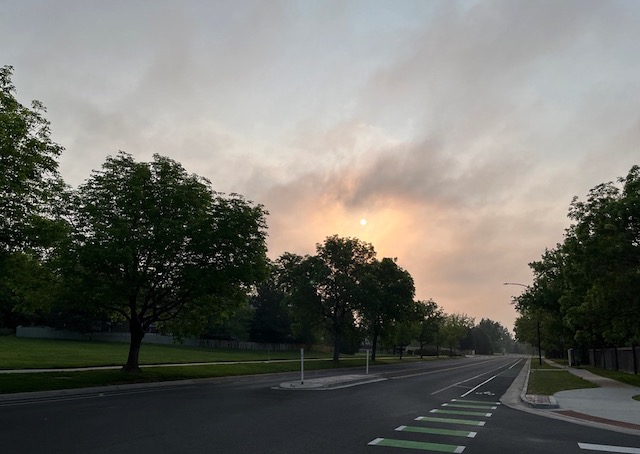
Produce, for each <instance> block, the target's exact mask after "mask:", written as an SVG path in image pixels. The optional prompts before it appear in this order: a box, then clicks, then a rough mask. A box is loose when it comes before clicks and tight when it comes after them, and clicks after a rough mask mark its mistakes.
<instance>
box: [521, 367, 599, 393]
mask: <svg viewBox="0 0 640 454" xmlns="http://www.w3.org/2000/svg"><path fill="white" fill-rule="evenodd" d="M597 387H598V385H596V384H594V383H591V382H590V381H587V380H585V379H584V378H581V377H578V376H576V375H573V374H572V373H571V372H569V371H566V370H558V371H557V372H553V373H549V372H545V371H536V370H534V369H532V370H531V373H530V374H529V385H528V387H527V394H537V395H541V396H552V395H554V394H555V393H557V392H560V391H566V390H570V389H584V388H597Z"/></svg>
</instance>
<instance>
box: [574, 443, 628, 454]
mask: <svg viewBox="0 0 640 454" xmlns="http://www.w3.org/2000/svg"><path fill="white" fill-rule="evenodd" d="M578 446H579V447H580V449H586V450H587V451H601V452H622V453H626V454H640V448H629V447H625V446H610V445H592V444H590V443H578Z"/></svg>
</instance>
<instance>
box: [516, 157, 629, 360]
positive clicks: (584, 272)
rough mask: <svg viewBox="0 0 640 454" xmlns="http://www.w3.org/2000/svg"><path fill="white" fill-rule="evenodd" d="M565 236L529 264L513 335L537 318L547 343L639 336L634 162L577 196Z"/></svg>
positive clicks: (560, 346) (522, 333)
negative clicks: (528, 283) (531, 276)
mask: <svg viewBox="0 0 640 454" xmlns="http://www.w3.org/2000/svg"><path fill="white" fill-rule="evenodd" d="M568 216H569V218H570V219H571V220H572V221H573V223H572V224H571V226H570V227H569V228H568V229H567V230H566V232H565V237H564V241H563V243H561V244H558V245H556V247H555V248H553V249H551V250H546V251H545V253H544V254H543V256H542V258H541V260H539V261H535V262H532V263H530V264H529V266H530V267H531V269H532V270H533V274H534V282H533V285H532V286H530V287H529V288H527V291H525V292H523V294H522V295H520V296H519V297H518V298H516V303H517V308H518V310H519V311H520V314H521V316H520V319H519V320H518V322H517V323H516V328H517V329H518V337H519V338H520V339H522V340H525V339H524V337H530V336H531V335H532V334H531V332H532V330H531V329H530V328H528V327H530V326H531V325H532V323H533V321H536V322H539V323H540V326H541V332H542V335H541V337H542V339H543V341H542V344H543V346H544V347H545V348H547V349H557V350H564V348H565V347H567V346H572V345H574V346H586V345H602V344H610V345H624V344H632V343H637V342H638V341H639V340H640V279H639V278H638V276H639V275H640V167H638V166H633V167H632V168H631V169H630V171H629V173H628V174H627V176H626V177H624V178H619V179H618V180H617V181H616V182H615V183H614V182H608V183H603V184H599V185H597V186H595V187H594V188H593V189H591V190H590V191H589V193H588V195H587V197H586V200H580V199H579V198H577V197H575V198H574V199H573V201H572V203H571V205H570V208H569V214H568Z"/></svg>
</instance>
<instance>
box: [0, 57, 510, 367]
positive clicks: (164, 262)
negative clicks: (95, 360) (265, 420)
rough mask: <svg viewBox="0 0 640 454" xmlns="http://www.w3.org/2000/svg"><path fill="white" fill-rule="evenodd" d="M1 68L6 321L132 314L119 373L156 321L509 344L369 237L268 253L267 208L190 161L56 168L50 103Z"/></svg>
mask: <svg viewBox="0 0 640 454" xmlns="http://www.w3.org/2000/svg"><path fill="white" fill-rule="evenodd" d="M12 70H13V68H12V67H10V66H5V67H2V68H0V150H1V154H0V164H1V170H2V171H1V172H0V195H1V196H2V198H1V199H0V316H1V319H0V328H5V329H15V327H16V326H18V325H20V324H33V323H37V324H47V325H52V326H54V327H59V328H62V327H65V328H68V329H73V330H77V331H81V332H91V331H95V330H105V329H107V328H108V327H112V326H115V325H121V326H122V325H123V326H125V327H126V329H127V330H128V331H129V332H130V333H131V342H130V349H129V356H128V359H127V362H126V364H125V366H124V370H127V371H137V370H139V366H138V358H139V352H140V347H141V342H142V339H143V337H144V336H145V333H147V332H149V330H151V329H155V330H158V331H160V332H164V333H169V334H171V335H173V336H174V337H176V338H177V339H180V338H183V337H185V336H200V337H205V338H206V337H209V338H236V339H247V340H253V341H257V342H269V343H275V342H295V343H302V344H317V343H322V344H327V345H332V346H333V357H334V359H335V360H337V359H338V358H339V355H340V354H341V353H353V352H355V351H357V350H358V349H359V348H360V346H361V345H362V344H363V343H367V344H368V345H369V347H370V348H371V349H372V352H373V355H374V358H375V354H376V351H378V350H379V348H380V347H381V346H382V347H384V348H386V349H394V350H395V351H397V352H398V353H399V354H400V355H402V352H403V351H404V349H405V348H406V347H407V345H409V344H410V343H411V342H413V341H415V342H417V343H419V345H420V349H419V353H420V354H421V355H422V354H424V353H425V349H426V347H427V346H433V345H435V346H436V350H437V353H439V349H440V346H443V347H445V348H446V349H448V352H449V354H453V353H454V351H457V350H460V349H467V350H471V349H475V350H477V352H478V353H486V354H492V353H496V352H504V351H505V350H508V349H509V348H510V345H511V344H512V340H511V337H510V335H509V333H508V332H507V330H506V329H505V328H504V327H502V326H501V325H500V324H499V323H497V322H493V321H491V320H485V319H483V320H482V321H481V322H480V323H479V324H478V325H477V326H476V325H474V320H473V319H471V318H469V317H467V316H466V315H463V314H451V315H447V314H445V313H444V312H443V311H442V309H441V308H440V307H439V306H438V305H437V304H436V303H435V302H434V301H432V300H428V301H415V299H414V297H415V288H414V282H413V278H412V277H411V275H410V274H409V273H408V272H407V271H406V270H404V269H402V268H401V267H400V266H398V264H397V262H396V260H395V259H391V258H382V259H378V258H377V257H376V253H375V250H374V248H373V246H372V245H371V244H368V243H365V242H362V241H360V240H358V239H356V238H341V237H338V236H331V237H328V238H326V239H325V241H324V242H323V243H320V244H317V245H316V253H315V254H314V255H307V256H300V255H296V254H292V253H285V254H283V255H282V256H280V257H279V258H278V259H277V260H274V261H271V260H269V259H268V258H267V255H266V252H267V248H266V235H267V223H266V216H267V215H268V213H267V211H266V210H265V208H264V207H263V206H262V205H260V204H256V203H253V202H251V201H247V200H245V199H244V198H243V197H242V196H241V195H238V194H229V195H227V194H223V193H219V192H216V191H214V190H213V188H212V186H211V183H210V182H209V181H208V180H206V179H204V178H202V177H199V176H197V175H193V174H189V173H188V172H187V171H186V170H185V169H184V168H183V167H182V166H181V164H180V163H178V162H176V161H173V160H171V159H169V158H167V157H163V156H159V155H154V156H153V160H152V161H150V162H136V161H135V160H134V158H133V157H132V156H131V155H129V154H127V153H124V152H119V153H118V154H117V155H115V156H109V157H107V159H106V161H105V162H104V164H103V165H102V167H101V168H100V169H99V170H95V171H93V172H92V173H91V175H90V176H89V177H88V178H87V179H86V180H85V182H84V183H83V184H81V185H80V186H79V187H78V188H76V189H72V188H71V187H69V186H68V185H66V184H65V183H64V181H63V180H62V178H61V177H60V175H59V172H58V158H59V156H60V154H61V153H62V151H63V148H62V147H61V146H60V145H58V144H56V143H54V142H53V141H52V140H51V137H50V130H49V122H48V121H47V120H46V119H45V117H44V113H45V109H44V106H43V105H42V104H41V103H39V102H33V103H32V105H31V107H27V106H24V105H22V104H20V103H19V102H18V100H17V99H16V97H15V87H14V86H13V85H12V82H11V76H12Z"/></svg>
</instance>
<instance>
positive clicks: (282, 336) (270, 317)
mask: <svg viewBox="0 0 640 454" xmlns="http://www.w3.org/2000/svg"><path fill="white" fill-rule="evenodd" d="M269 269H270V273H269V277H268V278H267V280H265V281H264V282H262V283H261V284H260V285H258V287H257V288H256V293H255V295H252V296H251V300H250V302H251V305H252V306H253V308H254V309H255V313H254V317H253V320H252V321H251V328H250V333H251V340H252V341H254V342H269V343H281V342H291V341H292V340H293V339H292V337H293V336H292V332H291V323H292V321H291V316H290V314H289V311H288V308H287V306H286V304H285V297H286V293H285V291H284V288H283V286H281V285H280V283H279V279H280V273H279V272H278V271H279V268H278V264H277V263H270V266H269Z"/></svg>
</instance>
